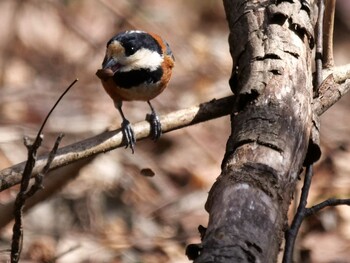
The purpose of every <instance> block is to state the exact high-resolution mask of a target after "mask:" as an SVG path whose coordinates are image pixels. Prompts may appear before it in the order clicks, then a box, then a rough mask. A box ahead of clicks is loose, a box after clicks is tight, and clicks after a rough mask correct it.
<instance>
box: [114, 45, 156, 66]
mask: <svg viewBox="0 0 350 263" xmlns="http://www.w3.org/2000/svg"><path fill="white" fill-rule="evenodd" d="M120 62H121V64H122V65H123V67H121V68H120V71H123V72H125V71H130V70H135V69H141V68H143V69H150V70H156V69H157V68H158V67H159V66H160V65H161V63H162V62H163V56H162V55H160V54H159V53H158V52H156V51H151V50H149V49H147V48H141V49H139V50H138V51H136V52H135V54H133V55H131V56H128V57H123V58H122V59H121V61H120Z"/></svg>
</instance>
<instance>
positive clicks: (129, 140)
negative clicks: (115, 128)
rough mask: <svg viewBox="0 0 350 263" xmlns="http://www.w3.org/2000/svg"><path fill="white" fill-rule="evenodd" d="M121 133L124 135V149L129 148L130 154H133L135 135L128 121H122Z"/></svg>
mask: <svg viewBox="0 0 350 263" xmlns="http://www.w3.org/2000/svg"><path fill="white" fill-rule="evenodd" d="M121 128H122V132H123V135H124V138H125V140H126V146H125V148H128V147H130V149H131V151H132V153H134V152H135V150H134V149H135V148H134V147H135V144H136V139H135V134H134V131H133V129H132V127H131V125H130V122H129V121H128V120H124V121H123V122H122V124H121Z"/></svg>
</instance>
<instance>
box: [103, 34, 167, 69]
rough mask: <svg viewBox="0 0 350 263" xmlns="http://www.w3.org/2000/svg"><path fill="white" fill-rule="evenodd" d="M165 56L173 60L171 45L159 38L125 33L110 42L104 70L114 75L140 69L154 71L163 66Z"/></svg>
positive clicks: (104, 61)
mask: <svg viewBox="0 0 350 263" xmlns="http://www.w3.org/2000/svg"><path fill="white" fill-rule="evenodd" d="M164 53H165V54H164ZM164 55H168V56H171V57H172V58H173V55H172V53H171V50H170V48H169V45H168V44H167V43H166V42H165V41H164V40H162V38H160V37H159V36H157V35H155V34H149V33H146V32H144V31H125V32H122V33H119V34H118V35H116V36H114V37H113V38H112V39H111V40H109V41H108V43H107V49H106V55H105V58H104V60H103V63H102V68H103V69H110V70H112V71H113V74H114V73H116V72H118V71H119V72H128V71H132V70H139V69H146V70H150V71H153V70H156V69H157V68H159V67H160V66H161V64H162V62H163V61H164Z"/></svg>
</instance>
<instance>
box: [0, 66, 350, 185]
mask: <svg viewBox="0 0 350 263" xmlns="http://www.w3.org/2000/svg"><path fill="white" fill-rule="evenodd" d="M324 72H326V74H327V75H331V74H333V76H334V78H332V80H333V79H334V82H333V81H329V79H328V78H327V79H328V80H327V81H324V84H322V85H321V88H320V91H319V92H320V96H319V97H318V98H316V99H315V100H314V105H313V106H314V111H315V113H317V114H318V115H321V114H322V113H324V112H325V111H326V110H327V109H328V108H330V107H331V106H332V105H333V104H334V103H336V102H337V101H338V100H339V99H340V98H341V97H342V96H343V95H344V94H345V93H346V92H347V91H348V90H349V89H350V81H345V80H346V79H350V65H347V66H342V67H339V68H337V67H335V68H332V69H327V70H326V71H324ZM326 74H324V76H325V75H326ZM328 85H329V86H328ZM233 102H234V96H229V97H225V98H222V99H217V100H215V99H214V100H211V101H209V102H205V103H202V104H200V105H199V106H192V107H190V108H187V109H182V110H178V111H175V112H171V113H169V114H166V115H163V116H161V118H160V121H161V123H162V130H163V133H167V132H170V131H173V130H177V129H180V128H183V127H187V126H190V125H193V124H197V123H200V122H204V121H208V120H211V119H215V118H219V117H222V116H226V115H228V114H230V113H231V110H232V105H233ZM133 128H134V132H135V135H136V139H137V140H138V141H139V140H143V139H145V138H147V137H148V136H149V132H150V126H149V123H148V122H146V121H141V122H138V123H135V124H133ZM123 146H125V144H124V141H123V137H122V132H121V131H120V129H117V130H114V131H108V132H104V133H102V134H99V135H96V136H94V137H91V138H88V139H86V140H84V141H80V142H77V143H74V144H71V145H68V146H65V147H62V148H60V149H58V151H57V155H56V157H55V159H54V160H53V162H52V164H51V167H50V170H53V169H57V168H59V167H62V166H65V165H67V164H69V163H72V162H75V161H77V160H81V159H85V158H88V157H91V156H95V155H97V154H99V153H104V152H108V151H111V150H113V149H116V148H119V147H123ZM46 158H47V155H42V156H40V157H39V158H38V160H37V162H36V166H35V167H34V169H33V175H35V174H37V173H38V172H39V171H40V170H41V169H42V168H43V166H44V165H45V163H46V161H45V160H46ZM23 169H24V163H19V164H16V165H13V166H11V167H9V168H7V169H4V170H2V171H0V191H2V190H4V189H7V188H9V187H12V186H14V185H16V184H18V183H19V182H20V179H21V173H22V171H23Z"/></svg>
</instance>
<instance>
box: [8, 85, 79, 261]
mask: <svg viewBox="0 0 350 263" xmlns="http://www.w3.org/2000/svg"><path fill="white" fill-rule="evenodd" d="M77 81H78V80H75V81H73V82H72V84H71V85H69V86H68V88H67V89H66V90H65V91H64V92H63V93H62V95H61V96H60V97H59V98H58V100H57V101H56V103H55V104H54V106H53V107H52V108H51V110H50V112H49V113H48V114H47V116H46V118H45V120H44V121H43V123H42V125H41V127H40V129H39V131H38V133H37V136H36V138H35V140H34V142H33V144H31V143H30V142H29V139H28V137H25V138H24V145H25V146H26V147H27V150H28V158H27V161H26V163H25V168H24V170H23V173H22V179H21V186H20V190H19V193H18V194H17V197H16V200H15V205H14V212H13V213H14V219H15V223H14V225H13V235H12V244H11V263H16V262H18V261H19V258H20V255H21V250H22V244H23V225H22V214H23V208H24V205H25V202H26V200H27V199H28V198H29V197H31V196H33V195H34V194H35V193H36V192H37V191H38V190H39V189H41V188H42V178H43V176H44V175H45V174H46V173H47V172H48V171H49V169H50V165H51V163H52V161H53V159H54V157H55V155H56V152H57V149H58V146H59V143H60V141H61V139H62V137H63V135H60V136H59V137H58V138H57V140H56V143H55V145H54V147H53V149H52V151H51V152H50V154H49V156H48V158H47V160H46V165H45V166H44V167H43V169H42V170H41V171H40V172H39V173H38V174H36V175H35V183H34V185H33V186H32V187H31V188H30V189H29V190H28V187H29V182H30V179H31V177H32V173H33V168H34V167H35V163H36V158H37V156H36V155H37V150H38V149H39V147H40V146H41V143H42V141H43V135H42V131H43V129H44V127H45V124H46V122H47V120H48V119H49V117H50V115H51V113H52V112H53V110H54V109H55V108H56V106H57V105H58V103H59V102H60V101H61V100H62V98H63V96H64V95H65V94H66V93H67V92H68V91H69V90H70V88H71V87H72V86H73V85H74V84H75V83H76V82H77Z"/></svg>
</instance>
